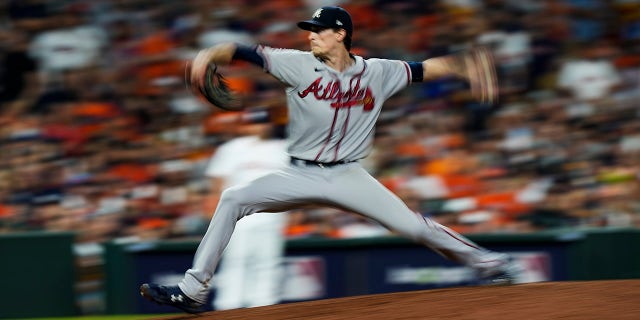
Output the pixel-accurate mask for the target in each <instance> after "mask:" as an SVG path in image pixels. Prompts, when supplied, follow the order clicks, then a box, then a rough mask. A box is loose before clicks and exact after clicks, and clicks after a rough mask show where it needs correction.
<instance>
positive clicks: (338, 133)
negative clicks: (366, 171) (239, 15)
mask: <svg viewBox="0 0 640 320" xmlns="http://www.w3.org/2000/svg"><path fill="white" fill-rule="evenodd" d="M259 52H260V54H261V55H262V56H263V57H264V59H265V71H267V72H269V73H270V74H272V75H273V76H274V77H276V78H277V79H279V80H280V81H282V82H283V83H285V84H286V85H287V89H286V94H287V100H288V101H287V102H288V106H289V127H288V129H289V133H290V134H289V136H290V137H292V138H290V139H289V150H288V152H289V154H290V155H291V156H293V157H297V158H301V159H309V160H314V161H321V162H333V161H340V160H358V159H362V158H364V157H366V156H367V155H368V154H369V152H370V151H371V142H372V140H373V135H374V126H375V124H376V121H377V119H378V116H379V115H380V110H381V108H382V104H383V102H384V101H385V100H387V99H388V98H389V97H391V96H392V95H393V94H395V93H396V92H398V91H400V90H401V89H403V88H405V87H406V86H408V85H409V84H410V83H411V70H410V68H409V65H408V64H407V62H405V61H400V60H388V59H366V60H365V59H363V58H362V57H360V56H354V58H355V64H353V65H352V66H351V67H349V68H348V69H346V70H344V71H343V72H338V71H336V70H334V69H332V68H330V67H328V66H327V65H325V64H323V63H322V62H321V61H319V60H318V59H316V58H315V57H314V56H313V54H311V52H308V51H299V50H292V49H275V48H270V47H261V48H260V51H259Z"/></svg>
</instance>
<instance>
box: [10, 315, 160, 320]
mask: <svg viewBox="0 0 640 320" xmlns="http://www.w3.org/2000/svg"><path fill="white" fill-rule="evenodd" d="M160 316H162V315H150V314H147V315H117V316H86V317H62V318H25V319H22V320H143V319H150V318H155V317H160Z"/></svg>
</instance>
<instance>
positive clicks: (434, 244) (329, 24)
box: [140, 7, 517, 313]
mask: <svg viewBox="0 0 640 320" xmlns="http://www.w3.org/2000/svg"><path fill="white" fill-rule="evenodd" d="M298 27H300V28H301V29H304V30H307V31H309V36H308V39H309V44H310V51H299V50H291V49H279V48H270V47H266V46H257V47H246V46H242V45H237V44H234V43H227V44H221V45H217V46H214V47H211V48H208V49H204V50H202V51H200V52H199V53H198V55H197V56H196V57H195V58H194V60H193V61H192V63H191V65H190V69H189V70H188V71H189V72H188V76H189V81H190V82H191V85H192V86H193V88H195V90H196V92H198V94H202V95H203V96H204V97H205V98H207V99H208V100H209V101H211V102H212V103H214V104H216V105H217V106H219V107H222V108H233V107H234V106H233V104H231V103H229V99H227V98H228V97H227V96H225V95H224V94H221V93H220V91H221V90H220V88H221V87H220V85H219V84H220V81H218V80H220V79H219V78H220V76H219V74H218V73H217V71H216V69H215V66H216V65H226V64H229V63H231V62H232V61H234V60H242V61H247V62H250V63H252V64H254V65H256V66H258V67H260V68H263V69H264V71H265V72H267V73H269V74H270V75H272V76H273V77H275V78H276V79H278V80H279V81H281V82H282V83H283V84H284V85H285V86H286V89H285V92H286V98H287V104H288V112H289V123H288V154H289V156H290V165H289V166H287V167H286V168H284V169H283V170H280V171H277V172H275V173H272V174H269V175H266V176H263V177H260V178H258V179H256V180H253V181H252V182H251V183H248V184H244V185H242V186H236V187H231V188H229V189H226V190H225V191H224V192H223V194H222V196H221V199H220V202H219V205H218V207H217V209H216V211H215V214H214V215H213V218H212V220H211V223H210V225H209V228H208V230H207V232H206V234H205V235H204V238H203V239H202V241H201V243H200V245H199V247H198V250H197V252H196V254H195V257H194V260H193V265H192V267H191V268H190V269H189V270H187V271H186V273H185V275H184V278H183V279H182V281H181V282H180V283H178V284H177V285H175V286H160V285H156V284H143V285H142V286H141V288H140V289H141V294H142V295H143V296H144V297H146V298H148V299H150V300H152V301H155V302H157V303H160V304H166V305H171V306H174V307H177V308H180V309H182V310H184V311H187V312H192V313H195V312H200V311H202V308H201V307H202V305H203V304H204V303H205V302H206V300H207V295H208V293H209V281H210V280H211V278H212V276H213V274H214V270H215V268H216V266H217V265H218V262H219V260H220V256H221V254H222V252H223V250H224V248H225V246H226V245H227V243H228V242H229V238H230V237H231V234H232V233H233V230H234V227H235V225H236V222H237V221H238V220H240V219H242V218H243V217H246V216H248V215H251V214H254V213H258V214H260V213H259V212H278V211H287V210H290V209H294V208H297V207H299V206H303V205H307V204H314V205H324V206H331V207H335V208H339V209H343V210H347V211H351V212H354V213H357V214H361V215H363V216H366V217H369V218H371V219H374V220H376V221H378V222H380V223H381V224H382V225H384V226H386V227H387V228H389V229H390V230H393V231H394V232H396V233H397V234H400V235H402V236H404V237H406V238H409V239H411V240H413V241H415V242H417V243H421V244H423V245H424V246H426V247H428V248H430V249H431V250H434V251H436V252H438V253H440V254H441V255H442V256H444V257H446V258H448V259H451V260H453V261H456V262H459V263H461V264H464V265H466V266H469V267H472V268H474V269H476V270H478V273H479V276H480V277H482V278H485V279H488V281H497V282H505V283H509V282H511V281H512V280H513V279H514V277H515V276H516V274H515V273H516V272H517V268H516V267H515V264H514V263H512V262H510V261H511V260H510V257H509V256H508V255H506V254H502V253H497V252H492V251H489V250H487V249H484V248H482V247H480V246H478V245H477V244H475V243H473V242H471V241H470V240H468V239H466V238H465V237H463V236H461V235H460V234H457V233H456V232H454V231H452V230H451V229H449V228H447V227H445V226H442V225H440V224H438V223H436V222H434V221H432V220H430V219H428V218H425V217H423V216H422V215H419V214H416V213H415V212H413V211H412V210H411V209H409V208H408V207H407V206H406V205H405V204H404V203H403V202H402V201H401V200H400V199H399V198H398V197H397V196H396V195H395V194H393V193H392V192H391V191H389V190H388V189H386V188H385V187H384V186H383V185H382V184H381V183H379V182H378V181H377V180H376V179H375V178H373V177H372V176H371V175H370V174H369V173H367V171H365V170H364V169H363V168H362V167H361V165H360V163H359V162H358V161H359V160H360V159H362V158H364V157H366V156H367V155H368V153H369V152H370V150H371V145H372V141H373V137H374V130H375V124H376V120H377V118H378V116H379V115H380V111H381V110H382V108H383V105H384V102H385V100H387V99H388V98H389V97H391V96H392V95H394V94H395V93H397V92H399V91H400V90H402V89H403V88H405V87H407V86H408V85H410V84H411V83H413V82H420V81H429V80H432V79H437V78H441V77H444V76H456V77H459V78H461V79H464V80H466V81H468V82H469V84H470V87H471V93H472V94H473V96H474V97H476V98H477V99H478V100H480V101H483V102H485V103H493V102H494V101H495V100H496V99H497V96H498V90H497V89H498V87H497V83H496V76H495V73H494V66H493V61H492V60H491V55H490V54H489V52H488V51H487V50H485V49H473V50H470V51H467V52H463V53H460V54H456V55H448V56H442V57H435V58H430V59H427V60H424V61H420V62H413V61H400V60H389V59H364V58H362V57H360V56H357V55H354V54H352V53H351V52H350V50H351V39H352V36H353V25H352V21H351V17H350V15H349V13H348V12H347V11H345V10H344V9H342V8H340V7H323V8H320V9H318V10H317V11H316V12H315V13H314V14H313V16H312V17H311V19H310V20H307V21H302V22H299V23H298ZM222 89H225V88H224V86H222ZM222 91H224V90H222Z"/></svg>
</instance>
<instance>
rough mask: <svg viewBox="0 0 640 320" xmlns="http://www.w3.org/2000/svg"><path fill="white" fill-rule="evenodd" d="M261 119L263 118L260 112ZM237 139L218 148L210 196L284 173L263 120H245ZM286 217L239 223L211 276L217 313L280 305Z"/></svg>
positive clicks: (281, 148) (278, 143)
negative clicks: (216, 271) (212, 276)
mask: <svg viewBox="0 0 640 320" xmlns="http://www.w3.org/2000/svg"><path fill="white" fill-rule="evenodd" d="M263 113H266V112H263ZM245 116H246V117H244V118H245V119H246V120H244V121H243V124H242V125H241V126H240V127H239V134H240V136H239V137H237V138H234V139H231V140H230V141H228V142H226V143H224V144H223V145H221V146H220V147H219V148H218V149H217V150H216V151H215V153H214V154H213V156H212V158H211V160H210V162H209V164H208V166H207V169H206V172H205V174H206V175H207V176H208V177H211V178H212V180H211V183H212V189H213V192H214V193H221V192H222V191H223V190H224V189H227V188H229V187H231V186H235V185H241V184H245V183H249V182H250V181H252V180H254V179H256V178H259V177H261V176H264V175H266V174H268V173H271V172H273V171H276V170H278V169H281V168H283V167H285V166H286V165H287V164H288V161H289V157H288V155H287V153H286V143H285V141H284V140H279V139H273V138H272V131H273V125H272V124H271V123H269V122H268V120H269V119H268V114H260V113H252V114H245ZM285 225H286V215H285V213H282V212H280V213H260V214H254V215H251V216H250V217H247V219H242V220H241V221H238V223H237V225H236V229H235V231H234V233H233V236H232V237H231V240H230V242H229V245H228V246H227V248H226V250H225V252H224V254H223V257H222V261H221V263H220V267H219V270H218V273H217V275H216V280H215V283H216V288H217V290H216V295H215V299H214V301H213V307H214V309H216V310H227V309H237V308H246V307H257V306H266V305H272V304H276V303H278V302H279V301H280V293H279V292H280V290H279V288H280V281H281V264H282V257H283V251H284V242H285V239H284V227H285Z"/></svg>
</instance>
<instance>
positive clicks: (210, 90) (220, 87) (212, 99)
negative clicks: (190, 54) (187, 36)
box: [185, 62, 242, 111]
mask: <svg viewBox="0 0 640 320" xmlns="http://www.w3.org/2000/svg"><path fill="white" fill-rule="evenodd" d="M185 82H186V84H187V86H188V87H189V89H190V90H191V91H193V92H194V93H196V94H198V95H200V96H202V97H203V98H205V99H206V100H207V101H208V102H209V103H211V104H212V105H214V106H216V107H218V108H221V109H224V110H230V111H237V110H241V109H242V105H241V103H240V100H239V99H238V97H237V96H236V95H235V93H234V92H233V90H231V88H229V84H228V83H227V81H226V80H225V78H224V76H223V75H222V74H221V73H220V72H218V66H216V65H215V64H213V63H210V64H208V65H207V66H206V70H205V72H204V74H203V75H202V79H199V78H194V77H192V64H191V62H187V65H186V67H185Z"/></svg>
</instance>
